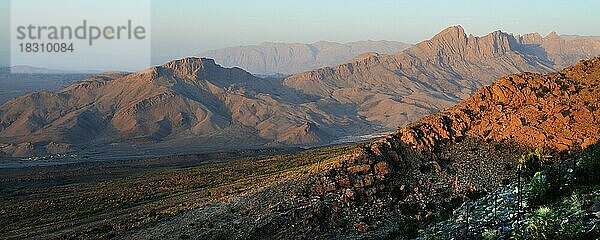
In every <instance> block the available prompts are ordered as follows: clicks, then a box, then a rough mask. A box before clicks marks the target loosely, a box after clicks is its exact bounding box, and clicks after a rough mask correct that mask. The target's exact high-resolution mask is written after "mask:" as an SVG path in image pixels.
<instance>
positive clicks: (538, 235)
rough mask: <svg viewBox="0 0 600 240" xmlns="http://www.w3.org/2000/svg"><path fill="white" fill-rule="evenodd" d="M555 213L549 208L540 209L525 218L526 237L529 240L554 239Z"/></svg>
mask: <svg viewBox="0 0 600 240" xmlns="http://www.w3.org/2000/svg"><path fill="white" fill-rule="evenodd" d="M555 221H556V219H555V213H554V211H553V210H552V209H551V208H548V207H540V208H539V209H538V210H537V211H536V212H535V213H534V214H531V215H530V216H529V217H528V218H527V225H526V230H527V233H528V234H527V236H528V238H529V239H556V237H555V236H556V231H555V230H556V229H555V228H554V222H555Z"/></svg>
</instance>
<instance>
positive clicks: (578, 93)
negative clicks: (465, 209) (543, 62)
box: [123, 58, 600, 239]
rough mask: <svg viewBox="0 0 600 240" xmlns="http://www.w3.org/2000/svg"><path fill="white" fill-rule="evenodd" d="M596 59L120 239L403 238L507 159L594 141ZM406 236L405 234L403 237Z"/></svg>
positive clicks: (524, 81)
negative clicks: (309, 171) (294, 177)
mask: <svg viewBox="0 0 600 240" xmlns="http://www.w3.org/2000/svg"><path fill="white" fill-rule="evenodd" d="M599 85H600V58H594V59H591V60H587V61H581V62H579V63H577V64H576V65H575V66H573V67H568V68H565V69H564V70H562V71H560V72H556V73H549V74H547V75H541V74H534V73H520V74H513V75H509V76H506V77H503V78H501V79H499V80H498V81H496V82H495V83H494V84H492V85H491V86H489V87H484V88H481V89H479V90H478V91H477V92H476V93H475V95H474V96H473V97H472V98H469V99H467V100H465V101H463V102H461V103H459V104H458V105H456V106H454V107H452V108H450V109H448V110H445V111H442V112H440V113H437V114H433V115H430V116H428V117H426V118H423V119H421V120H419V121H417V122H415V123H412V124H409V125H407V126H405V127H403V128H401V129H399V130H398V131H397V132H396V133H394V134H391V135H389V136H387V137H384V138H381V139H379V140H376V141H374V142H372V143H367V144H364V145H363V146H360V147H357V148H356V149H355V150H354V151H353V152H351V153H349V154H344V155H341V156H339V157H338V158H336V160H335V161H334V162H332V163H331V164H329V165H328V166H324V167H322V168H321V169H320V170H318V171H317V172H316V173H315V174H314V175H313V176H312V177H309V178H308V179H306V180H299V181H292V182H288V183H284V184H279V185H277V186H275V187H269V188H267V189H265V190H262V191H260V192H258V193H254V194H250V195H247V196H244V197H242V198H240V199H237V200H232V201H229V202H223V203H219V204H213V205H210V206H207V207H204V208H201V209H197V210H192V211H190V212H188V213H185V214H182V215H180V216H177V217H174V218H172V219H170V220H167V221H163V222H160V223H156V224H152V225H149V226H145V227H142V228H139V229H136V230H133V231H130V232H128V233H126V234H125V235H123V236H124V237H125V236H126V238H138V237H144V236H156V235H155V234H156V233H159V235H160V236H163V237H173V236H182V237H186V238H197V239H219V238H250V239H262V238H279V239H282V238H295V239H306V238H311V239H312V238H324V239H345V238H355V237H356V238H364V237H366V238H372V237H390V236H392V237H393V236H399V235H400V236H402V234H403V232H404V231H405V230H407V229H404V228H407V227H408V228H411V226H412V227H416V226H415V223H416V222H420V221H422V220H424V219H428V218H431V217H432V216H434V215H436V214H438V213H440V212H444V211H447V210H450V209H452V208H454V207H456V206H457V204H460V203H461V202H462V201H463V200H464V199H465V198H466V197H467V196H473V195H477V194H481V193H482V192H486V191H489V190H492V189H494V188H496V187H497V186H499V185H500V184H501V183H502V182H505V181H508V182H510V181H512V180H514V178H515V172H516V170H515V167H516V165H517V164H516V156H518V155H520V154H522V153H525V152H526V151H529V150H531V149H534V148H543V149H545V151H546V153H547V154H548V155H550V156H551V159H553V160H554V161H559V160H560V159H561V158H562V157H563V156H565V155H569V154H571V153H574V152H577V151H579V150H580V149H582V148H585V147H586V146H588V145H590V144H592V143H596V142H597V141H598V139H599V138H600V119H599V118H598V116H600V106H599V104H600V97H599V96H600V95H599V94H600V86H599ZM408 231H414V229H408Z"/></svg>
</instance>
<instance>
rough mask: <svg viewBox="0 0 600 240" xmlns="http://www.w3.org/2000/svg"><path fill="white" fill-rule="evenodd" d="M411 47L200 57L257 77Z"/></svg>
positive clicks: (336, 46)
mask: <svg viewBox="0 0 600 240" xmlns="http://www.w3.org/2000/svg"><path fill="white" fill-rule="evenodd" d="M409 46H410V44H406V43H402V42H394V41H359V42H350V43H344V44H342V43H336V42H324V41H321V42H316V43H311V44H303V43H272V42H265V43H262V44H260V45H249V46H239V47H230V48H223V49H216V50H211V51H206V52H204V53H201V54H199V56H202V57H207V58H212V59H215V60H216V61H217V63H219V64H221V65H223V66H226V67H240V68H242V69H244V70H246V71H249V72H251V73H254V74H274V73H282V74H293V73H299V72H304V71H308V70H312V69H315V68H320V67H325V66H333V65H337V64H341V63H345V62H347V61H350V60H351V59H352V58H353V57H355V56H358V55H359V54H363V53H367V52H377V53H383V54H392V53H395V52H399V51H402V50H404V49H406V48H408V47H409Z"/></svg>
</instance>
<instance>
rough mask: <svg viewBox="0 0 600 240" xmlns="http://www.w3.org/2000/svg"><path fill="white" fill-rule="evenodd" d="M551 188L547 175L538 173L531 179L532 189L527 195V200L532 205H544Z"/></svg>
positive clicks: (530, 188)
mask: <svg viewBox="0 0 600 240" xmlns="http://www.w3.org/2000/svg"><path fill="white" fill-rule="evenodd" d="M549 188H550V186H549V184H548V179H547V175H546V174H545V173H543V172H536V173H535V174H534V175H533V177H532V178H531V182H530V187H529V190H528V191H527V193H526V197H527V200H528V201H529V202H530V203H531V204H532V205H537V204H541V203H543V202H544V200H545V199H546V195H547V193H548V189H549Z"/></svg>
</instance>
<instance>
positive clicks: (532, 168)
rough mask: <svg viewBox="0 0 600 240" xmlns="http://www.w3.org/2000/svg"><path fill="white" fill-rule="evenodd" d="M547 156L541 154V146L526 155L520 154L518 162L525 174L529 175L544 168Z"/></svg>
mask: <svg viewBox="0 0 600 240" xmlns="http://www.w3.org/2000/svg"><path fill="white" fill-rule="evenodd" d="M548 159H549V158H548V157H547V156H545V155H544V154H543V150H542V149H541V148H538V149H536V150H535V151H533V152H530V153H528V154H526V155H521V157H520V158H519V159H518V163H519V165H520V166H521V170H522V171H523V174H524V175H525V176H531V175H533V174H534V173H536V172H540V171H543V170H544V165H546V164H547V162H548Z"/></svg>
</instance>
